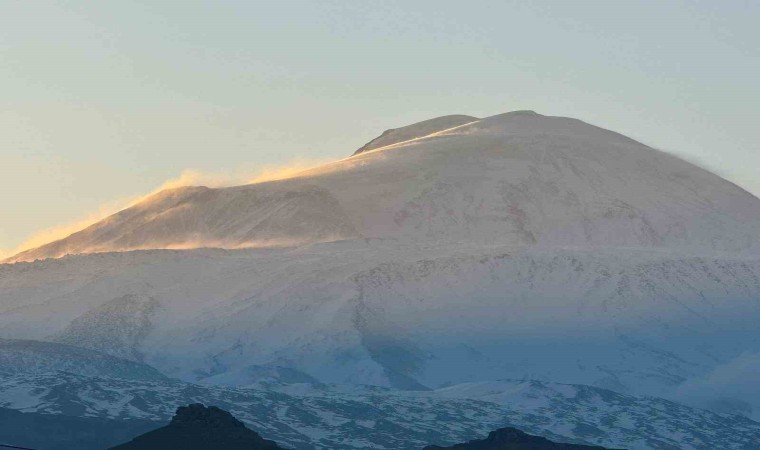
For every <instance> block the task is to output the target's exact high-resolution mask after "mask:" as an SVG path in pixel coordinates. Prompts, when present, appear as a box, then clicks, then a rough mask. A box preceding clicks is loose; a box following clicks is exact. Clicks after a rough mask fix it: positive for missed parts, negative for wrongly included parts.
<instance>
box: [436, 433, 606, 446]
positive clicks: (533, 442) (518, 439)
mask: <svg viewBox="0 0 760 450" xmlns="http://www.w3.org/2000/svg"><path fill="white" fill-rule="evenodd" d="M445 449H450V450H607V449H605V448H604V447H597V446H590V445H579V444H561V443H557V442H552V441H550V440H548V439H546V438H544V437H541V436H533V435H530V434H527V433H523V432H522V431H520V430H518V429H517V428H499V429H498V430H496V431H492V432H490V433H489V434H488V437H487V438H485V439H480V440H473V441H470V442H467V443H463V444H456V445H453V446H451V447H439V446H437V445H430V446H427V447H425V448H424V449H423V450H445Z"/></svg>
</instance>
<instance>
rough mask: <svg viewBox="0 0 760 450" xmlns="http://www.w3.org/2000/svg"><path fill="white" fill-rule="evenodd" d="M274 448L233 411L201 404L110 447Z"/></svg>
mask: <svg viewBox="0 0 760 450" xmlns="http://www.w3.org/2000/svg"><path fill="white" fill-rule="evenodd" d="M169 448H177V449H180V448H181V449H183V450H208V449H216V448H218V449H222V448H223V449H225V450H238V449H240V450H243V449H245V450H275V449H279V448H281V447H279V446H278V445H277V443H276V442H274V441H270V440H267V439H264V438H262V437H261V436H259V434H258V433H256V432H255V431H253V430H250V429H248V428H246V426H245V424H244V423H243V422H241V421H239V420H237V419H236V418H235V417H233V416H232V414H230V413H228V412H227V411H224V410H222V409H219V408H217V407H214V406H208V407H206V406H205V405H203V404H200V403H194V404H191V405H189V406H181V407H179V408H177V413H176V414H175V415H174V418H172V421H171V422H170V423H169V425H167V426H165V427H162V428H159V429H157V430H153V431H150V432H148V433H145V434H143V435H141V436H138V437H136V438H134V439H132V440H131V441H130V442H127V443H126V444H122V445H118V446H116V447H113V448H112V449H111V450H164V449H169Z"/></svg>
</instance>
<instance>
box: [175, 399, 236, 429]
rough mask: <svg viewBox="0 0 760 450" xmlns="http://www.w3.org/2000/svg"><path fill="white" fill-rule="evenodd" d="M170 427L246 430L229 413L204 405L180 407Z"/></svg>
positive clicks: (194, 404)
mask: <svg viewBox="0 0 760 450" xmlns="http://www.w3.org/2000/svg"><path fill="white" fill-rule="evenodd" d="M169 425H170V426H176V427H208V428H245V424H244V423H243V422H241V421H239V420H237V419H236V418H235V416H233V415H232V414H230V413H229V412H227V411H225V410H223V409H220V408H217V407H216V406H208V407H207V406H205V405H203V404H202V403H193V404H190V405H188V406H180V407H179V408H177V412H176V413H175V414H174V417H172V421H171V422H170V423H169Z"/></svg>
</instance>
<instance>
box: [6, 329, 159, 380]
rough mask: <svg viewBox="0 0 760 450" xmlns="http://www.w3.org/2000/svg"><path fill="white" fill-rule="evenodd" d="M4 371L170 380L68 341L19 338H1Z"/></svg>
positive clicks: (138, 366) (137, 365) (148, 368)
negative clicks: (56, 341) (41, 340)
mask: <svg viewBox="0 0 760 450" xmlns="http://www.w3.org/2000/svg"><path fill="white" fill-rule="evenodd" d="M0 371H2V372H3V373H6V374H9V373H24V374H37V373H49V372H56V371H61V372H69V373H73V374H78V375H85V376H103V377H111V378H123V379H129V380H144V381H161V380H165V379H166V377H164V376H163V375H161V374H160V373H159V372H158V371H157V370H156V369H154V368H152V367H150V366H147V365H145V364H140V363H136V362H133V361H128V360H124V359H120V358H116V357H113V356H110V355H107V354H105V353H100V352H96V351H92V350H88V349H84V348H80V347H74V346H70V345H65V344H57V343H52V342H40V341H30V340H18V339H0Z"/></svg>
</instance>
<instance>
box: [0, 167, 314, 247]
mask: <svg viewBox="0 0 760 450" xmlns="http://www.w3.org/2000/svg"><path fill="white" fill-rule="evenodd" d="M325 162H326V161H324V160H315V159H308V158H297V159H294V160H291V161H287V162H285V163H283V164H270V165H264V166H261V167H260V168H259V170H257V171H254V172H253V173H251V172H250V171H249V172H246V173H239V174H237V175H230V174H226V173H220V172H207V171H202V170H198V169H185V170H183V171H182V172H181V173H180V175H179V176H178V177H175V178H171V179H169V180H166V181H165V182H163V183H161V184H160V185H159V187H157V188H156V189H154V190H152V191H151V192H150V193H148V194H147V195H140V196H131V197H125V198H122V199H119V200H115V201H110V202H107V203H105V204H103V205H101V206H99V207H98V208H97V209H96V210H95V211H93V212H90V213H88V214H84V215H82V216H80V217H79V218H77V219H75V220H73V221H71V222H69V223H67V224H64V225H59V226H55V227H52V228H48V229H45V230H42V231H39V232H36V233H34V234H32V235H31V236H29V237H28V238H27V239H25V240H24V241H23V242H22V243H21V244H20V245H18V246H17V247H16V248H15V249H0V261H2V260H4V259H6V258H10V257H11V256H13V255H16V254H18V253H21V252H23V251H26V250H30V249H33V248H37V247H40V246H42V245H45V244H48V243H50V242H54V241H57V240H59V239H63V238H65V237H68V236H70V235H71V234H73V233H76V232H77V231H80V230H83V229H85V228H87V227H89V226H90V225H93V224H95V223H97V222H99V221H101V220H103V219H105V218H106V217H108V216H110V215H112V214H115V213H117V212H119V211H121V210H124V209H126V208H129V207H132V206H134V205H136V204H138V203H141V202H143V201H145V200H147V199H148V198H150V197H151V196H153V195H155V194H157V193H159V192H161V191H163V190H166V189H174V188H179V187H185V186H207V187H213V188H219V187H227V186H236V185H242V184H254V183H262V182H265V181H274V180H283V179H286V178H292V177H294V176H296V175H298V173H300V172H303V171H305V170H307V169H311V168H313V167H315V166H318V165H321V164H323V163H325ZM213 245H214V243H213V242H198V243H186V244H182V245H181V248H197V247H208V246H213ZM281 245H285V244H284V243H280V242H277V243H271V242H267V243H260V242H252V243H250V244H246V245H245V247H261V246H265V247H268V246H281ZM225 247H228V246H225ZM178 248H179V247H178Z"/></svg>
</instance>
